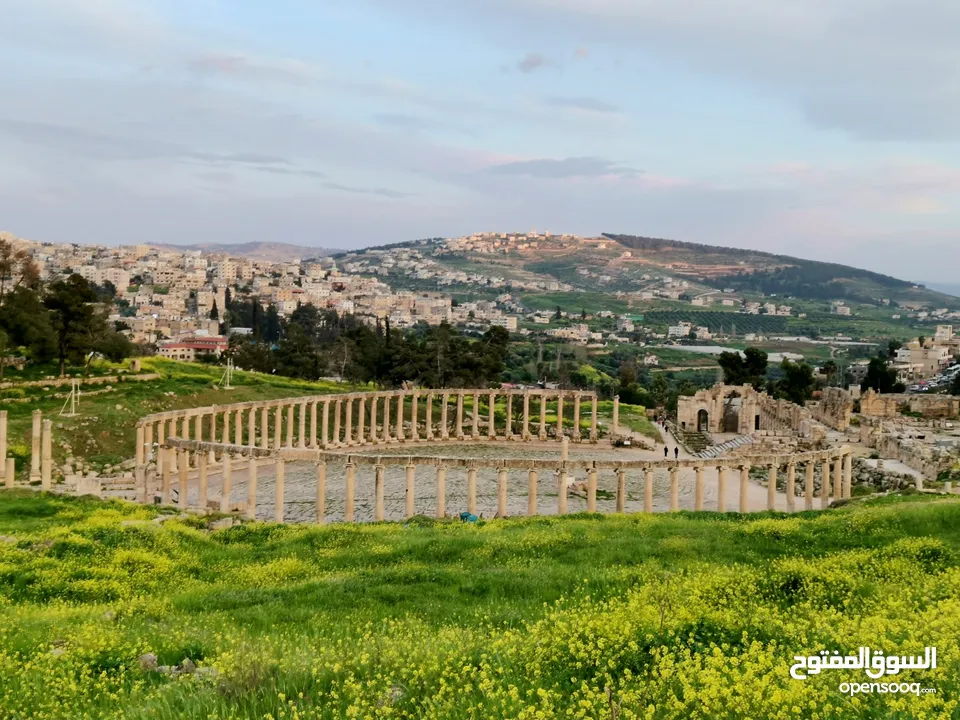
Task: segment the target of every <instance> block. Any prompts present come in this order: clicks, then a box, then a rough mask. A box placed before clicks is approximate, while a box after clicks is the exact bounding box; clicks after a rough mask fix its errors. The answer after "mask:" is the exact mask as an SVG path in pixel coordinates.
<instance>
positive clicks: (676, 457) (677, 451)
mask: <svg viewBox="0 0 960 720" xmlns="http://www.w3.org/2000/svg"><path fill="white" fill-rule="evenodd" d="M673 459H674V460H679V459H680V448H679V447H675V448H674V449H673Z"/></svg>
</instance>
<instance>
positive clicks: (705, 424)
mask: <svg viewBox="0 0 960 720" xmlns="http://www.w3.org/2000/svg"><path fill="white" fill-rule="evenodd" d="M697 432H702V433H705V432H710V413H708V412H707V411H706V410H704V409H702V408H701V410H700V411H699V412H698V413H697Z"/></svg>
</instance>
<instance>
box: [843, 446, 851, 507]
mask: <svg viewBox="0 0 960 720" xmlns="http://www.w3.org/2000/svg"><path fill="white" fill-rule="evenodd" d="M852 492H853V456H852V455H851V454H850V453H849V452H847V453H845V454H844V456H843V496H844V497H845V498H849V497H850V495H851V493H852Z"/></svg>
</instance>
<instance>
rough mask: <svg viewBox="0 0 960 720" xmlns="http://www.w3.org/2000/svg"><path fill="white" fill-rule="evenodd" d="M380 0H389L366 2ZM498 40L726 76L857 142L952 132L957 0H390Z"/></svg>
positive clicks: (959, 83) (956, 106) (959, 101)
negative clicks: (588, 49)
mask: <svg viewBox="0 0 960 720" xmlns="http://www.w3.org/2000/svg"><path fill="white" fill-rule="evenodd" d="M373 1H375V2H378V3H379V4H381V5H382V6H386V5H387V0H373ZM389 4H390V5H392V6H393V7H396V8H397V11H398V12H399V11H402V10H404V9H405V10H407V11H409V10H410V9H411V8H416V9H418V10H419V11H421V12H422V11H424V10H426V9H428V10H430V11H431V12H432V13H433V14H434V16H435V17H437V18H438V19H443V20H447V21H452V22H455V23H458V24H460V25H461V26H462V27H465V28H468V29H469V32H470V33H471V35H473V36H477V35H482V36H485V37H486V38H487V39H488V40H491V41H496V42H502V43H507V42H511V41H512V42H520V41H523V42H544V43H545V42H552V43H563V42H577V43H583V44H584V46H586V45H587V44H588V43H589V46H603V47H606V48H610V49H613V50H616V51H617V52H619V53H624V54H626V53H630V54H635V55H637V56H638V57H641V58H643V57H646V58H649V57H651V56H652V57H655V58H656V61H657V63H658V65H661V66H663V67H666V68H671V67H673V68H678V69H682V70H683V71H690V70H692V71H694V72H696V73H698V74H699V75H701V76H702V77H704V78H710V79H716V80H721V81H724V80H725V81H730V80H733V81H735V82H737V83H740V84H742V85H743V86H744V88H745V89H746V90H747V91H749V92H751V93H752V94H753V93H757V92H759V93H762V94H763V95H764V96H765V97H766V98H767V99H768V100H770V101H774V102H779V103H781V104H783V105H784V106H789V107H793V108H795V109H796V110H798V111H799V113H800V114H801V116H802V117H805V118H806V119H807V120H808V121H809V122H811V123H813V124H814V125H816V126H819V127H821V128H826V129H831V130H841V131H843V132H846V133H848V134H850V135H853V136H855V137H857V138H859V139H862V140H865V141H872V142H878V141H936V140H957V139H960V122H958V118H960V91H958V88H960V63H958V62H957V50H956V39H957V38H958V37H960V3H957V2H956V1H955V0H922V1H920V2H918V1H917V0H885V2H876V0H843V1H842V2H830V3H827V2H800V1H795V2H787V1H784V2H769V0H714V1H713V2H710V3H697V4H696V8H695V10H694V9H693V7H692V4H691V3H689V2H662V1H661V0H510V1H509V2H508V1H507V0H460V1H459V2H457V3H444V2H440V1H439V0H389Z"/></svg>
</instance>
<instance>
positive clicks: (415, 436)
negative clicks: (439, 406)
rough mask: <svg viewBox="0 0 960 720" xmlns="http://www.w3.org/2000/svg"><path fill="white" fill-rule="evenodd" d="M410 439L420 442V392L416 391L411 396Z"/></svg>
mask: <svg viewBox="0 0 960 720" xmlns="http://www.w3.org/2000/svg"><path fill="white" fill-rule="evenodd" d="M410 439H411V440H412V441H413V442H420V393H418V392H415V393H413V396H412V397H411V398H410Z"/></svg>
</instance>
